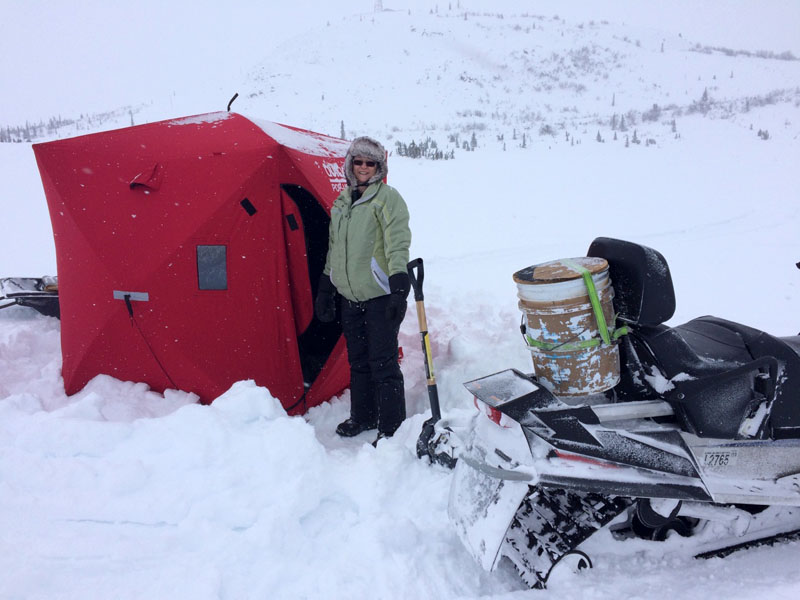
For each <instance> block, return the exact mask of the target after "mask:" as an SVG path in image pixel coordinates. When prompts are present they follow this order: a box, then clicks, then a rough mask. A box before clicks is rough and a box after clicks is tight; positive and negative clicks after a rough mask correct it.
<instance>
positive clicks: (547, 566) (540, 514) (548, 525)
mask: <svg viewBox="0 0 800 600" xmlns="http://www.w3.org/2000/svg"><path fill="white" fill-rule="evenodd" d="M631 503H632V500H631V499H630V498H624V497H611V496H603V495H601V494H595V493H578V492H572V491H566V490H563V489H545V488H541V487H537V488H535V489H534V490H533V492H532V493H531V494H529V495H528V496H527V497H526V498H525V500H524V501H523V502H522V504H521V505H520V507H519V508H518V509H517V513H516V514H515V515H514V519H513V520H512V522H511V525H510V526H509V528H508V531H507V532H506V538H505V542H504V544H503V547H502V548H501V549H500V553H501V554H504V555H505V556H507V557H508V558H509V559H510V560H511V562H512V563H514V566H515V567H516V568H517V570H518V571H519V573H520V575H521V576H522V579H523V580H524V581H525V583H527V584H528V585H529V586H530V587H532V588H537V589H542V588H544V587H545V585H546V583H547V578H548V576H549V575H550V571H551V569H552V568H553V566H555V564H556V563H557V562H558V561H559V560H560V559H561V558H562V557H563V556H566V555H567V554H569V553H570V552H572V551H573V550H574V549H575V548H576V547H577V546H578V545H580V544H581V543H582V542H583V541H584V540H585V539H587V538H588V537H589V536H590V535H592V534H593V533H594V532H596V531H597V530H598V529H601V528H602V527H604V526H605V525H606V524H607V523H609V522H610V521H611V520H612V519H613V518H614V517H616V516H617V515H619V514H620V513H621V512H622V511H624V510H625V509H626V508H628V507H629V506H630V505H631Z"/></svg>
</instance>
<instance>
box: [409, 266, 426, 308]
mask: <svg viewBox="0 0 800 600" xmlns="http://www.w3.org/2000/svg"><path fill="white" fill-rule="evenodd" d="M407 269H408V278H409V279H410V280H411V287H412V288H413V289H414V300H416V301H417V302H421V301H423V300H424V299H425V296H424V295H423V294H422V280H423V279H425V267H424V265H423V263H422V259H421V258H415V259H414V260H412V261H411V262H410V263H408V265H407ZM415 269H416V271H417V272H416V273H415V272H414V270H415Z"/></svg>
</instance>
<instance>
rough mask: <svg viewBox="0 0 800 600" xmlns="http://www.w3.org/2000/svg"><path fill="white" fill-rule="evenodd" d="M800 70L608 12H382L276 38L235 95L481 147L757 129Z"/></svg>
mask: <svg viewBox="0 0 800 600" xmlns="http://www.w3.org/2000/svg"><path fill="white" fill-rule="evenodd" d="M345 32H357V35H347V34H346V33H345ZM343 57H346V58H343ZM342 62H344V63H345V64H344V66H345V68H344V71H345V73H349V74H350V75H349V76H348V75H345V77H344V78H343V77H342V70H341V69H339V68H337V65H340V64H341V63H342ZM359 76H360V77H359ZM799 78H800V60H798V59H797V58H796V57H795V56H794V55H793V54H792V53H791V52H788V51H787V52H784V53H780V54H778V53H771V52H764V51H762V52H760V53H758V52H753V51H748V50H747V49H742V48H733V49H728V48H719V47H715V48H712V47H710V46H708V45H705V44H703V42H702V40H693V41H690V40H687V39H685V38H683V37H682V35H681V34H680V33H679V32H672V31H667V30H642V29H637V28H634V27H631V26H626V25H623V24H615V23H610V22H608V21H605V20H604V21H594V20H589V21H576V20H566V19H562V18H559V17H558V16H542V15H537V14H525V13H505V12H481V11H475V12H472V11H464V10H461V11H455V10H453V11H449V10H448V11H443V12H441V13H439V12H432V13H430V14H428V15H419V14H415V15H410V14H407V13H405V12H381V13H376V14H373V15H369V16H364V15H361V16H353V17H350V18H346V19H343V20H342V21H341V22H340V23H337V24H336V25H328V26H327V27H324V28H320V29H317V30H314V31H309V32H304V33H303V35H302V36H300V37H298V38H295V39H292V40H290V41H288V42H286V43H285V44H283V45H281V46H280V47H278V48H277V49H276V51H275V52H273V53H271V54H270V56H269V58H268V59H267V60H266V61H264V62H263V63H261V64H260V65H259V66H258V67H256V68H255V69H254V70H252V72H251V73H250V75H249V78H248V80H247V81H246V82H245V83H244V86H243V88H242V96H243V98H242V100H240V101H239V102H240V105H241V107H244V108H243V109H244V110H245V111H249V112H257V113H260V114H265V113H270V114H274V115H276V118H278V120H281V119H285V120H289V121H301V122H308V123H313V124H314V126H315V127H316V128H317V129H322V130H324V131H327V132H328V133H330V134H335V135H338V134H339V131H340V128H339V127H338V126H339V125H340V124H341V123H342V122H343V123H344V126H345V134H346V136H347V137H351V136H352V135H354V134H355V133H357V132H363V131H368V132H370V133H372V134H373V135H377V136H380V137H382V138H385V139H389V140H390V141H391V142H390V143H392V144H394V143H395V142H405V143H409V142H410V141H411V140H415V141H416V142H417V143H419V142H420V141H423V140H424V139H425V138H426V137H431V138H433V139H434V140H436V141H437V142H438V144H439V146H440V147H441V146H447V147H455V148H459V147H461V146H462V145H463V144H464V143H469V142H470V141H471V136H472V135H473V133H474V134H475V135H476V137H477V143H478V145H480V146H481V147H487V146H488V147H492V148H497V147H510V146H522V145H523V141H522V140H523V136H525V137H526V142H527V144H531V143H534V140H535V139H536V138H541V137H543V138H546V143H552V142H553V139H554V138H557V139H558V140H562V141H566V142H571V141H572V140H577V141H583V142H587V141H594V140H595V139H596V136H597V133H598V132H600V135H601V137H602V138H605V139H607V140H609V141H610V140H611V139H612V138H613V136H614V132H615V131H617V132H618V133H619V135H621V136H622V137H623V138H624V137H625V136H626V135H627V136H629V137H630V136H632V133H633V131H634V129H638V137H639V138H640V139H642V140H644V139H647V138H651V139H653V140H656V139H657V140H659V141H662V140H664V139H669V138H674V137H675V136H676V134H678V133H679V132H680V131H682V129H683V127H684V118H690V117H691V116H693V115H697V114H702V115H705V116H706V117H709V118H728V119H731V120H732V121H733V122H735V123H737V124H739V125H740V126H745V127H748V126H749V125H750V124H752V123H753V122H755V123H756V125H757V126H758V127H763V128H767V127H768V123H769V119H767V120H766V121H767V123H766V124H765V125H763V126H762V125H761V124H760V119H762V117H760V116H758V115H753V114H749V115H748V114H747V113H748V112H749V111H751V110H754V109H755V108H757V107H759V106H762V105H772V104H783V103H786V104H790V105H791V104H794V103H796V102H798V101H800V92H799V91H798V89H797V87H796V86H795V85H793V82H797V81H798V79H799ZM397 98H400V99H402V101H401V102H393V100H394V99H397ZM687 126H688V127H690V126H691V125H688V124H687ZM793 132H794V133H797V130H796V129H793ZM458 142H461V143H458Z"/></svg>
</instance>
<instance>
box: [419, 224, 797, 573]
mask: <svg viewBox="0 0 800 600" xmlns="http://www.w3.org/2000/svg"><path fill="white" fill-rule="evenodd" d="M587 256H588V257H595V258H600V259H604V260H605V261H606V262H607V264H608V273H609V275H610V279H611V281H612V282H613V289H614V291H615V294H614V296H613V314H612V315H610V316H611V319H609V320H610V323H608V324H607V329H608V331H614V332H615V336H610V335H606V336H604V337H605V338H607V339H608V342H607V343H608V344H610V345H614V346H616V347H617V348H616V350H617V351H618V353H619V372H618V379H617V380H616V381H615V385H614V386H613V387H612V388H611V389H608V390H605V391H603V392H602V393H592V394H586V395H583V396H580V395H563V394H558V393H554V391H553V388H554V386H553V385H552V382H551V381H548V380H547V378H546V377H543V376H542V375H541V374H538V373H539V369H538V368H537V369H536V373H537V374H526V373H523V372H520V371H518V370H516V369H509V370H506V371H502V372H499V373H494V374H491V375H488V376H485V377H481V378H479V379H476V380H474V381H470V382H468V383H466V384H465V386H466V388H467V389H468V390H469V391H470V392H471V393H472V395H473V396H474V398H475V404H476V406H477V407H478V408H479V410H480V413H479V414H478V415H475V416H474V417H472V419H471V421H470V423H469V424H468V426H467V427H462V429H464V430H466V431H468V432H469V435H468V436H467V437H464V439H457V438H460V436H456V435H454V434H453V430H454V427H451V426H449V424H447V423H445V422H444V421H442V422H440V423H439V424H437V425H436V427H435V431H434V432H433V433H431V434H430V435H429V439H430V441H429V442H428V444H427V451H428V453H429V455H430V456H431V458H434V459H437V458H438V460H437V462H440V463H442V464H448V461H446V460H442V457H443V456H444V457H445V458H448V460H449V461H450V462H449V464H455V471H454V477H453V481H452V487H451V490H450V500H449V508H448V513H449V516H450V519H451V521H452V522H453V523H454V524H455V526H456V529H457V531H458V533H459V536H460V537H461V539H462V541H463V542H464V544H465V545H466V547H467V548H468V550H469V551H470V553H471V554H472V555H473V556H474V557H475V558H476V560H477V561H478V562H479V563H480V564H481V566H482V567H483V568H485V569H486V570H493V569H495V568H496V567H497V566H498V564H499V563H500V562H501V561H502V560H505V559H508V560H510V561H511V563H513V565H514V566H515V567H516V569H517V571H518V572H519V573H520V575H521V576H522V578H523V579H524V580H525V582H526V583H527V584H528V585H529V586H530V587H533V588H543V587H545V586H546V584H547V582H548V579H549V578H550V577H551V575H552V573H553V570H554V568H555V567H556V566H558V565H568V566H569V568H570V569H572V570H576V569H580V568H583V567H590V566H591V554H592V553H593V552H594V551H595V550H596V549H597V548H598V547H606V548H607V547H608V543H609V540H628V539H644V540H648V544H661V546H660V547H661V548H669V549H671V550H673V549H674V550H675V551H676V552H682V553H685V554H689V555H692V556H700V557H703V556H705V557H707V556H722V555H725V554H726V553H729V552H731V551H733V550H735V549H737V548H740V547H745V546H748V545H752V544H756V543H764V542H766V541H769V540H774V539H776V538H780V537H785V536H787V535H791V534H793V533H795V532H798V531H800V335H798V336H790V337H774V336H772V335H769V334H767V333H765V332H762V331H758V330H756V329H753V328H751V327H748V326H745V325H741V324H738V323H734V322H731V321H727V320H724V319H721V318H717V317H713V316H704V317H700V318H696V319H694V320H692V321H689V322H688V323H685V324H683V325H679V326H676V327H669V326H667V325H665V324H664V323H665V322H666V321H667V320H669V319H670V318H671V317H672V315H673V313H674V310H675V296H674V290H673V286H672V278H671V275H670V271H669V267H668V265H667V262H666V260H665V259H664V257H663V256H662V255H661V254H660V253H659V252H657V251H656V250H653V249H651V248H647V247H644V246H641V245H637V244H634V243H631V242H626V241H621V240H616V239H611V238H597V239H596V240H594V242H593V243H592V244H591V246H590V248H589V251H588V253H587ZM798 266H800V265H798ZM528 325H529V326H530V324H528ZM524 330H525V326H524V325H523V331H524ZM595 341H597V340H595ZM597 343H599V344H600V345H602V344H603V343H604V341H603V340H600V341H599V342H597ZM573 345H574V346H575V349H576V351H580V349H581V346H578V345H575V344H573ZM590 345H591V344H590V343H589V342H585V343H584V344H583V346H582V347H583V348H584V349H585V348H587V347H589V346H590ZM551 350H553V351H555V350H557V349H555V348H551ZM535 366H536V365H535ZM450 425H451V424H450ZM454 438H456V441H454ZM559 569H563V567H559Z"/></svg>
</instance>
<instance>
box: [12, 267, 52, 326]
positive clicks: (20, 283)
mask: <svg viewBox="0 0 800 600" xmlns="http://www.w3.org/2000/svg"><path fill="white" fill-rule="evenodd" d="M14 305H19V306H27V307H29V308H33V309H34V310H36V311H38V312H40V313H41V314H43V315H45V316H48V317H60V315H61V310H60V305H59V303H58V277H56V276H50V275H45V276H44V277H3V278H2V279H0V309H3V308H8V307H9V306H14Z"/></svg>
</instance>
